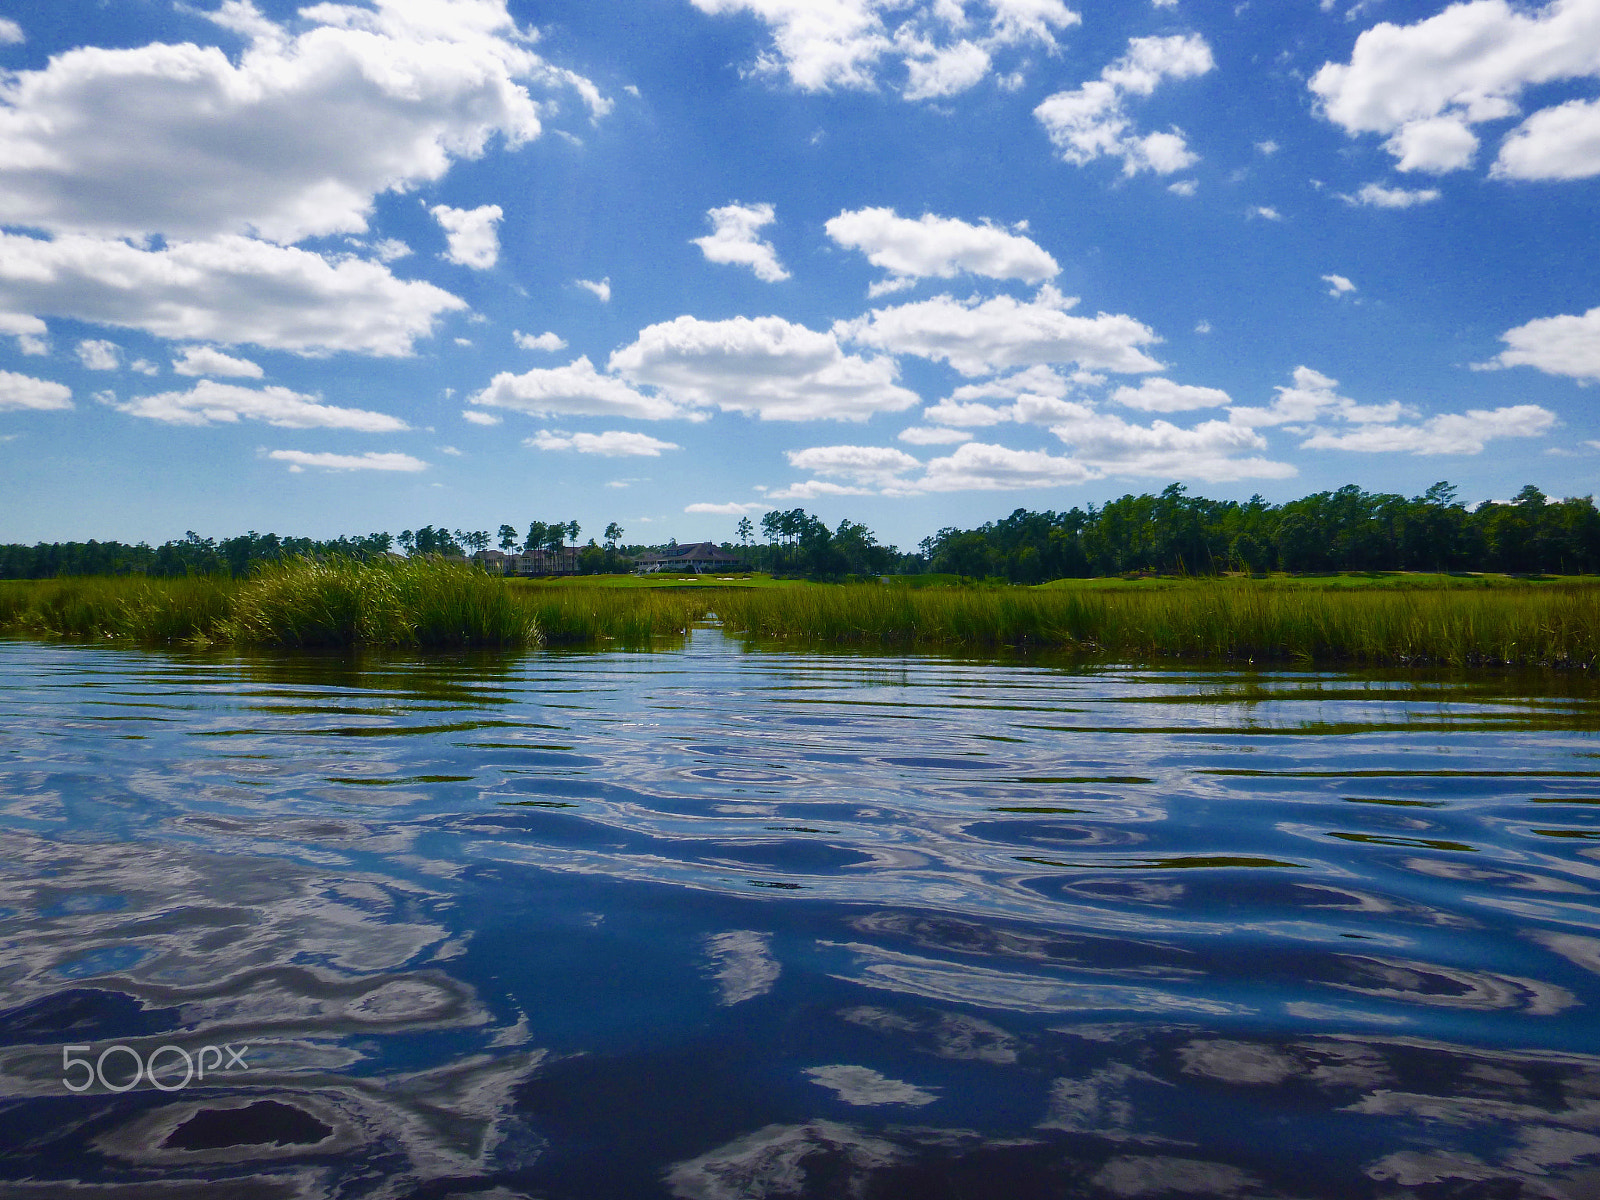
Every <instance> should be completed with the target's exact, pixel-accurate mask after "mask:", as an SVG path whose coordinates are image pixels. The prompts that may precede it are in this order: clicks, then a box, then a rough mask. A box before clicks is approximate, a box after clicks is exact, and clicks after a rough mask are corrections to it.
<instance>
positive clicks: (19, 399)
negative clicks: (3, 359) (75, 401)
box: [0, 371, 72, 412]
mask: <svg viewBox="0 0 1600 1200" xmlns="http://www.w3.org/2000/svg"><path fill="white" fill-rule="evenodd" d="M71 407H72V389H71V388H69V387H66V386H64V385H62V384H59V383H52V382H51V381H50V380H48V379H35V378H33V376H31V375H18V374H17V373H16V372H15V371H0V412H5V411H7V410H13V409H32V410H34V411H49V410H53V409H61V408H71Z"/></svg>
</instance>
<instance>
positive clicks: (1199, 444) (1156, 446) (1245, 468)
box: [1050, 413, 1295, 483]
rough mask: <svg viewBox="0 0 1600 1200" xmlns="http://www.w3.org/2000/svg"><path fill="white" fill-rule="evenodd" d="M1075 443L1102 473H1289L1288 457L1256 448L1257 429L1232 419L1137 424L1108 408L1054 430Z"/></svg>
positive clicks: (1208, 477)
mask: <svg viewBox="0 0 1600 1200" xmlns="http://www.w3.org/2000/svg"><path fill="white" fill-rule="evenodd" d="M1050 431H1051V432H1052V433H1054V434H1055V435H1056V436H1057V437H1058V438H1060V439H1061V440H1062V441H1063V442H1065V443H1066V444H1067V445H1069V446H1071V447H1072V448H1073V451H1074V453H1073V457H1074V458H1075V459H1076V460H1078V461H1079V462H1081V463H1084V464H1086V465H1087V466H1089V467H1091V468H1093V469H1094V470H1095V471H1096V473H1098V474H1105V475H1140V476H1160V477H1165V478H1170V479H1203V480H1205V481H1207V482H1208V483H1224V482H1230V481H1233V480H1237V479H1287V478H1289V477H1290V476H1292V475H1294V474H1295V469H1294V467H1292V466H1290V465H1289V464H1288V463H1282V462H1273V461H1271V460H1270V459H1265V458H1261V457H1258V456H1256V455H1255V453H1254V452H1256V451H1260V450H1265V449H1266V448H1267V442H1266V439H1265V438H1263V437H1262V436H1261V435H1260V434H1258V433H1257V432H1256V431H1255V430H1253V429H1250V428H1248V427H1246V426H1243V425H1237V424H1233V423H1232V422H1229V421H1202V422H1201V423H1200V424H1199V425H1196V426H1195V427H1194V428H1193V429H1182V428H1180V427H1178V426H1176V425H1173V424H1172V423H1171V422H1168V421H1159V420H1158V421H1154V422H1152V423H1151V424H1149V425H1135V424H1132V423H1130V422H1128V421H1124V420H1123V419H1122V418H1121V417H1118V416H1114V415H1111V414H1108V413H1093V414H1085V415H1082V416H1079V417H1076V418H1075V419H1073V420H1070V421H1067V422H1064V423H1062V424H1060V425H1054V426H1052V427H1051V430H1050Z"/></svg>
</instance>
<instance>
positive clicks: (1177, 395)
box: [1111, 379, 1233, 413]
mask: <svg viewBox="0 0 1600 1200" xmlns="http://www.w3.org/2000/svg"><path fill="white" fill-rule="evenodd" d="M1111 398H1112V399H1113V400H1115V401H1116V402H1117V403H1118V404H1124V405H1127V407H1129V408H1137V409H1140V410H1141V411H1143V412H1168V413H1170V412H1186V411H1188V410H1189V409H1194V408H1214V407H1216V406H1217V405H1219V404H1232V403H1233V398H1232V397H1231V396H1229V395H1228V393H1227V392H1225V391H1223V390H1222V389H1220V388H1208V387H1194V386H1192V385H1190V384H1183V383H1173V382H1172V380H1170V379H1142V380H1140V381H1139V386H1138V387H1137V388H1131V387H1126V386H1124V387H1119V388H1118V389H1117V390H1116V391H1115V392H1113V393H1112V394H1111Z"/></svg>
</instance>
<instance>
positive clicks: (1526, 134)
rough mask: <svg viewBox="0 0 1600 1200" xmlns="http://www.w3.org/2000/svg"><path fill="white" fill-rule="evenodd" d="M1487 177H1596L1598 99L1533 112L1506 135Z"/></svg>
mask: <svg viewBox="0 0 1600 1200" xmlns="http://www.w3.org/2000/svg"><path fill="white" fill-rule="evenodd" d="M1490 174H1492V175H1495V176H1497V177H1499V178H1502V179H1588V178H1590V177H1591V176H1594V175H1600V100H1587V101H1586V100H1569V101H1568V102H1567V103H1565V104H1559V105H1557V106H1555V107H1554V108H1546V109H1543V110H1541V111H1539V112H1536V113H1534V114H1533V116H1531V117H1529V118H1528V119H1527V120H1526V121H1524V122H1523V123H1522V124H1521V125H1518V126H1517V127H1516V128H1515V129H1513V130H1512V131H1511V132H1510V133H1508V134H1507V135H1506V139H1505V141H1504V142H1502V143H1501V144H1500V156H1499V157H1498V158H1497V159H1495V164H1494V169H1493V170H1492V171H1491V172H1490Z"/></svg>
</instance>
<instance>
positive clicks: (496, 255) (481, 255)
mask: <svg viewBox="0 0 1600 1200" xmlns="http://www.w3.org/2000/svg"><path fill="white" fill-rule="evenodd" d="M428 212H429V214H430V215H431V216H432V217H433V219H434V220H435V221H437V222H439V226H440V228H442V229H443V230H444V232H445V238H446V239H447V241H448V242H449V249H447V250H446V251H445V254H444V257H445V258H447V259H449V260H450V261H451V262H453V263H459V264H461V265H462V266H463V267H471V268H472V269H473V270H474V271H487V270H488V269H489V268H490V267H492V266H494V265H495V263H497V262H499V261H500V234H499V230H498V229H497V226H498V225H499V224H500V218H501V217H503V216H504V215H505V214H504V213H503V212H501V211H500V206H499V205H498V204H484V205H481V206H479V207H478V208H451V207H450V206H449V205H448V204H435V205H434V206H433V207H432V208H430V209H429V210H428Z"/></svg>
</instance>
